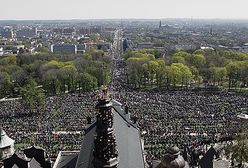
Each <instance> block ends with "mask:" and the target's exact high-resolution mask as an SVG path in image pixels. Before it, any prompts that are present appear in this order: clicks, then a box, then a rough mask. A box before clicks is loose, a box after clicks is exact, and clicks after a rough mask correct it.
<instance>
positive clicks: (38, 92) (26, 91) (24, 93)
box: [20, 78, 45, 112]
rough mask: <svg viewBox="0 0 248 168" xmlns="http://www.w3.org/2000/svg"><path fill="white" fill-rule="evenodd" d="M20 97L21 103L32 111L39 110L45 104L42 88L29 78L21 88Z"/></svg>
mask: <svg viewBox="0 0 248 168" xmlns="http://www.w3.org/2000/svg"><path fill="white" fill-rule="evenodd" d="M20 93H21V97H22V101H23V103H24V104H25V105H26V107H27V108H29V109H30V111H31V112H32V111H33V109H38V110H41V109H43V107H44V105H45V94H44V90H43V89H42V88H40V87H38V85H37V83H36V82H35V81H34V80H33V79H32V78H29V79H28V80H27V81H26V83H25V85H24V86H23V87H22V88H21V92H20Z"/></svg>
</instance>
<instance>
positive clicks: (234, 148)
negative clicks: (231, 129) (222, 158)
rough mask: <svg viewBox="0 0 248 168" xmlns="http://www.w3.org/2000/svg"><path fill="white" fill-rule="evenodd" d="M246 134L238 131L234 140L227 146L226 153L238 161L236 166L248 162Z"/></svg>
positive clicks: (247, 139) (241, 165)
mask: <svg viewBox="0 0 248 168" xmlns="http://www.w3.org/2000/svg"><path fill="white" fill-rule="evenodd" d="M247 142H248V135H247V132H243V133H239V134H238V135H237V136H236V137H235V141H234V142H233V143H232V144H231V145H229V146H227V148H226V154H227V156H231V159H232V160H235V161H236V162H238V163H239V165H238V167H240V168H241V167H243V166H244V163H245V162H248V143H247Z"/></svg>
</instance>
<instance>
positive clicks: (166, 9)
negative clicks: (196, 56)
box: [0, 0, 248, 20]
mask: <svg viewBox="0 0 248 168" xmlns="http://www.w3.org/2000/svg"><path fill="white" fill-rule="evenodd" d="M1 4H2V5H1V6H4V8H2V9H1V10H0V20H57V19H58V20H60V19H129V18H133V19H163V18H194V19H245V20H246V19H248V11H247V10H246V6H248V2H246V1H245V0H236V1H230V0H228V1H226V0H217V1H214V0H209V1H206V0H188V1H182V0H174V1H172V0H154V1H151V0H143V1H141V0H137V1H132V0H125V1H122V0H106V1H99V0H84V1H79V0H72V1H66V0H60V1H59V0H53V1H49V0H43V1H34V0H26V1H25V3H22V4H21V3H19V2H18V1H17V0H9V1H3V2H2V3H1Z"/></svg>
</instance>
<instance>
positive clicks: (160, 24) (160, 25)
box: [159, 20, 162, 29]
mask: <svg viewBox="0 0 248 168" xmlns="http://www.w3.org/2000/svg"><path fill="white" fill-rule="evenodd" d="M161 28H162V21H161V20H160V22H159V29H161Z"/></svg>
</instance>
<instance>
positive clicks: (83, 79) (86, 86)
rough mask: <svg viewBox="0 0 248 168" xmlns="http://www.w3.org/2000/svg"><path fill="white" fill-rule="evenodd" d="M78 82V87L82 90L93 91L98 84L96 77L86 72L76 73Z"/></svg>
mask: <svg viewBox="0 0 248 168" xmlns="http://www.w3.org/2000/svg"><path fill="white" fill-rule="evenodd" d="M78 82H79V88H80V89H81V88H82V90H83V91H93V90H95V89H96V88H97V86H98V84H97V79H96V78H95V77H94V76H92V75H90V74H88V73H86V72H84V73H80V74H79V75H78Z"/></svg>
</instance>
